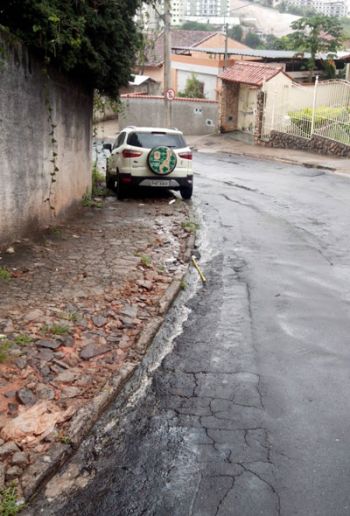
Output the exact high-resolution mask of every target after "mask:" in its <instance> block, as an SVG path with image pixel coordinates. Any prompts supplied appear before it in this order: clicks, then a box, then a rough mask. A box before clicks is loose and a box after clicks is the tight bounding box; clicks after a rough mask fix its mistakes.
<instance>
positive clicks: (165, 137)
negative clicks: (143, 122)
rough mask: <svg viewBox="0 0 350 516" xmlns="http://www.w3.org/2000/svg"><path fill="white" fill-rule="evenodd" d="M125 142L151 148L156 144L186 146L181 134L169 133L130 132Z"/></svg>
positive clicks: (177, 147)
mask: <svg viewBox="0 0 350 516" xmlns="http://www.w3.org/2000/svg"><path fill="white" fill-rule="evenodd" d="M127 143H128V144H129V145H133V146H135V147H143V148H145V149H152V147H157V146H158V145H165V146H166V147H171V148H173V149H182V148H183V147H186V143H185V140H184V139H183V137H182V135H181V134H169V133H160V132H159V133H157V132H154V133H142V132H136V133H130V134H129V136H128V141H127Z"/></svg>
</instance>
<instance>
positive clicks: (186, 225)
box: [181, 220, 199, 233]
mask: <svg viewBox="0 0 350 516" xmlns="http://www.w3.org/2000/svg"><path fill="white" fill-rule="evenodd" d="M181 227H182V229H184V230H185V231H187V233H195V232H196V231H197V229H199V224H197V222H194V221H193V220H186V221H185V222H182V224H181Z"/></svg>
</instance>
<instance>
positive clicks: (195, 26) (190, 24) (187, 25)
mask: <svg viewBox="0 0 350 516" xmlns="http://www.w3.org/2000/svg"><path fill="white" fill-rule="evenodd" d="M181 29H184V30H205V31H214V30H215V28H214V27H213V26H212V25H210V24H209V23H200V22H196V21H185V22H184V23H183V24H182V25H181Z"/></svg>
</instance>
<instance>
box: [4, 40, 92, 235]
mask: <svg viewBox="0 0 350 516" xmlns="http://www.w3.org/2000/svg"><path fill="white" fill-rule="evenodd" d="M0 47H1V49H2V50H3V52H2V55H3V58H2V60H1V63H0V84H1V88H0V157H1V166H0V245H3V244H5V243H8V242H10V241H13V240H14V239H16V238H18V237H20V236H21V235H23V234H25V233H27V232H28V231H32V230H35V229H37V228H40V226H43V225H47V224H50V223H54V222H55V220H57V217H61V216H63V215H66V214H67V212H68V210H69V209H71V208H73V207H74V206H75V205H77V203H78V202H79V201H80V200H81V198H82V196H83V194H84V193H85V192H86V190H87V189H88V188H90V186H91V119H92V94H91V93H90V92H87V91H85V90H84V89H83V88H82V87H81V86H80V85H77V84H76V83H74V82H73V81H71V80H69V79H67V78H66V77H65V76H63V75H61V74H58V73H55V72H54V71H48V72H46V71H44V66H43V63H42V62H41V61H40V60H39V59H37V58H35V57H33V56H32V55H31V54H30V53H29V52H28V50H27V49H26V48H25V47H24V46H23V45H21V44H20V43H18V42H14V41H12V40H9V38H8V37H7V36H6V34H2V33H0ZM53 126H54V127H53ZM52 160H53V161H52ZM54 167H56V170H54ZM53 173H54V174H55V175H51V174H53ZM48 198H50V201H49V202H48V201H47V199H48ZM50 205H51V208H50Z"/></svg>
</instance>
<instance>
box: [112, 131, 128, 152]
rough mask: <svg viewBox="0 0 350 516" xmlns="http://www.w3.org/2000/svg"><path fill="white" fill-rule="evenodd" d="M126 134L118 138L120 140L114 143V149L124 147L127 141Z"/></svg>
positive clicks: (121, 134)
mask: <svg viewBox="0 0 350 516" xmlns="http://www.w3.org/2000/svg"><path fill="white" fill-rule="evenodd" d="M125 134H126V133H120V135H119V136H118V138H117V139H116V141H115V142H114V145H113V149H116V148H117V147H120V146H121V145H123V143H124V140H125Z"/></svg>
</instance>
